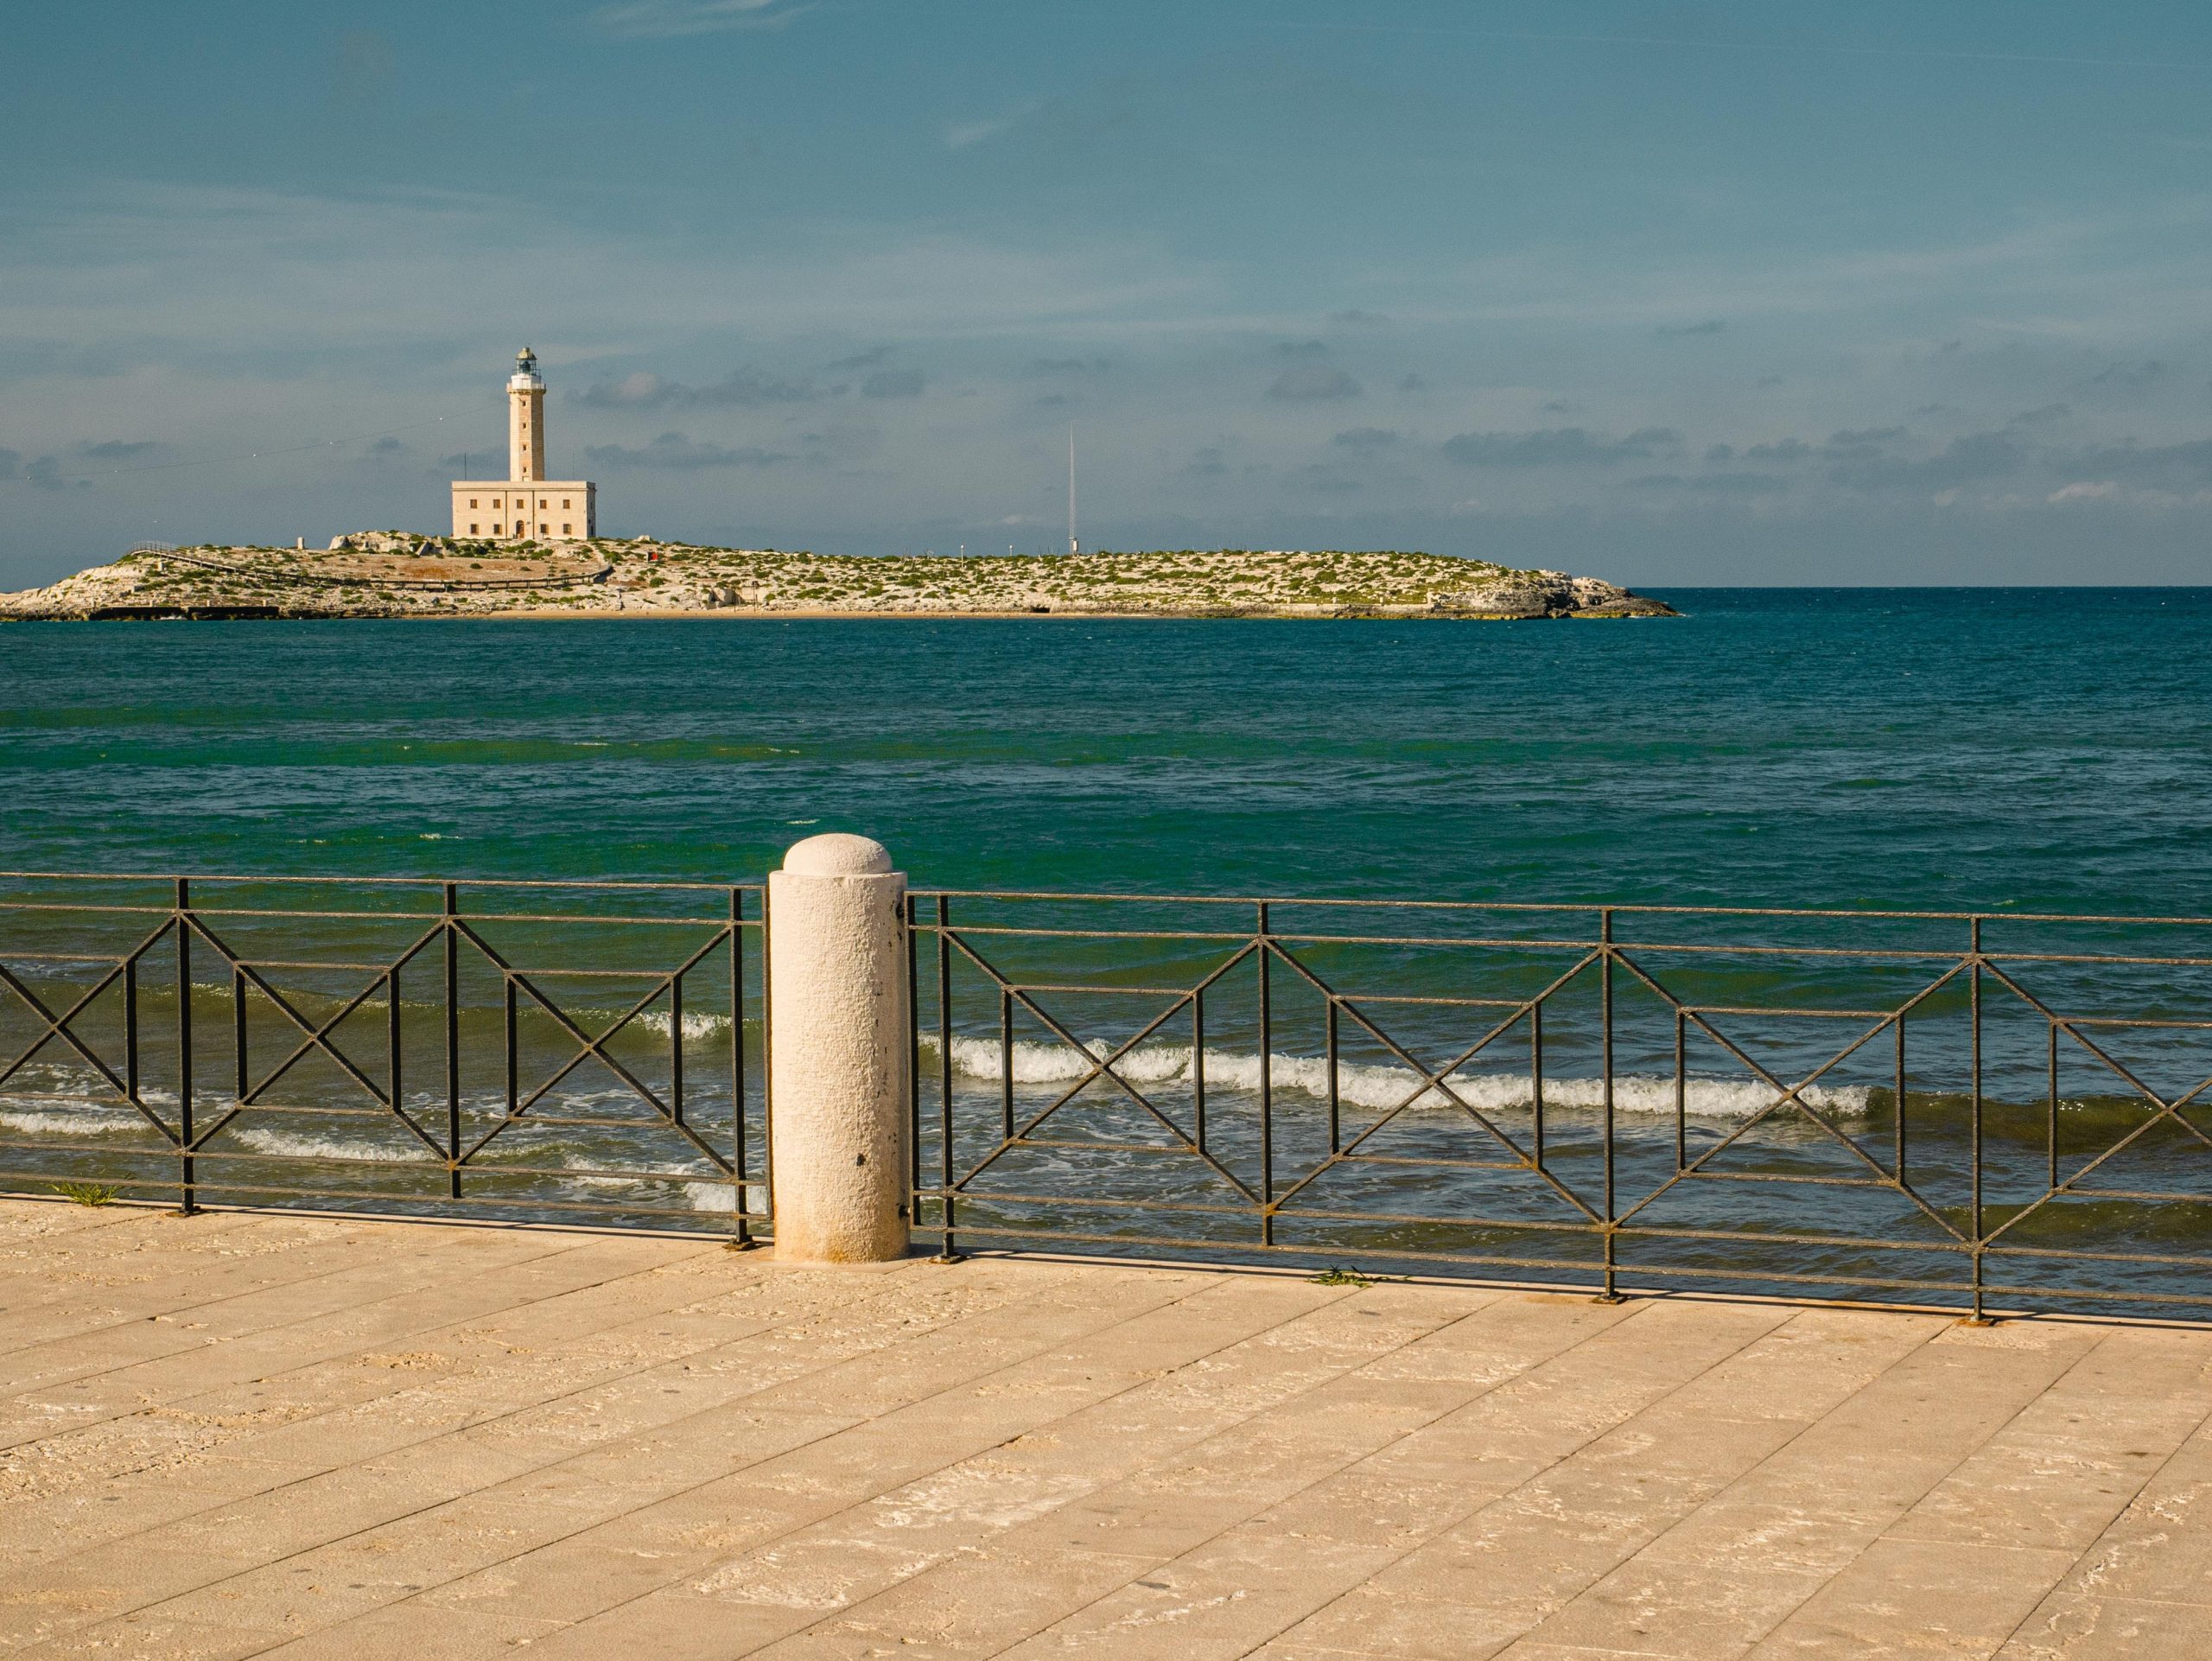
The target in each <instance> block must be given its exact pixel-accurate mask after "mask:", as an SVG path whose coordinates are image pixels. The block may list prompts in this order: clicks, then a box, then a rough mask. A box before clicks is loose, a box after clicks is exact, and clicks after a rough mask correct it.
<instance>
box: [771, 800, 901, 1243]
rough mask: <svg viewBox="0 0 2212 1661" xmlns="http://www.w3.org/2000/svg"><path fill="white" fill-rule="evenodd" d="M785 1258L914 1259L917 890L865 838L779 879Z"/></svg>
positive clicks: (816, 843) (802, 855) (819, 853)
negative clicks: (909, 897) (912, 898)
mask: <svg viewBox="0 0 2212 1661" xmlns="http://www.w3.org/2000/svg"><path fill="white" fill-rule="evenodd" d="M768 892H769V910H770V912H771V913H772V915H773V916H774V918H775V929H774V932H773V933H772V935H771V936H770V939H769V947H768V950H769V980H768V988H769V990H768V996H769V1001H770V1022H769V1034H770V1036H769V1047H768V1077H769V1079H770V1084H771V1088H772V1091H773V1096H774V1100H775V1104H776V1109H775V1118H774V1121H773V1123H772V1125H771V1127H770V1130H769V1161H770V1171H771V1173H772V1174H771V1177H770V1181H771V1183H772V1187H773V1193H774V1214H775V1235H776V1256H777V1257H778V1259H779V1261H784V1262H792V1263H882V1262H887V1261H889V1260H891V1259H893V1258H897V1257H904V1256H906V1249H907V1242H908V1235H909V1231H910V1229H911V1227H912V1215H911V1212H912V1188H911V1187H909V1186H908V1181H909V1174H910V1172H911V1169H912V1159H913V1155H912V1149H911V1147H910V1146H909V1142H908V1136H909V1124H908V1119H907V1107H908V1095H909V1090H910V1083H909V1074H910V1069H911V1068H912V1065H913V1042H914V1040H913V1030H912V1012H911V1010H910V1009H909V1008H908V1005H907V1000H906V877H905V876H904V875H902V874H900V873H899V872H897V871H894V870H893V869H891V856H890V854H889V853H888V852H887V851H886V850H885V849H884V848H883V846H882V845H881V844H880V843H875V842H871V841H870V840H868V838H867V837H854V836H846V835H843V834H841V833H834V832H833V833H831V834H829V835H827V836H819V837H808V838H807V839H806V840H805V841H804V842H801V843H798V844H796V845H795V846H793V847H792V848H791V850H790V851H789V852H788V853H787V854H785V856H784V869H782V870H780V871H778V872H775V873H774V874H773V875H771V876H770V877H769V879H768Z"/></svg>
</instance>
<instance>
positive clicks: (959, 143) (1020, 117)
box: [944, 100, 1043, 150]
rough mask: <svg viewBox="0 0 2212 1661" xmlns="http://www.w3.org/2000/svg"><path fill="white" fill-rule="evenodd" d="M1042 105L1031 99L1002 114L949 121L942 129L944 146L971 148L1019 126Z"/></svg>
mask: <svg viewBox="0 0 2212 1661" xmlns="http://www.w3.org/2000/svg"><path fill="white" fill-rule="evenodd" d="M1042 107H1043V105H1040V104H1038V103H1037V102H1035V101H1034V100H1032V101H1031V102H1029V103H1027V104H1022V105H1016V106H1015V107H1014V109H1011V110H1008V111H1006V112H1005V113H1004V114H1003V115H993V116H982V117H979V118H976V119H975V120H972V121H955V122H951V123H950V124H947V125H946V127H945V129H944V147H945V149H947V150H972V149H974V148H975V147H976V145H978V144H981V143H987V142H988V141H989V140H991V139H994V138H996V137H998V136H999V135H1000V134H1001V133H1003V132H1008V131H1011V130H1013V129H1014V128H1015V127H1018V126H1020V124H1022V123H1023V122H1025V121H1027V119H1028V118H1030V117H1031V116H1033V115H1035V114H1036V113H1037V111H1039V109H1041V108H1042Z"/></svg>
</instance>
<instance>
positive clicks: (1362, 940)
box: [913, 901, 2212, 1013]
mask: <svg viewBox="0 0 2212 1661" xmlns="http://www.w3.org/2000/svg"><path fill="white" fill-rule="evenodd" d="M1284 903H1292V902H1284ZM1394 903H1400V904H1407V905H1411V904H1415V903H1418V902H1416V901H1399V902H1394ZM1777 914H1780V915H1788V916H1798V915H1803V916H1818V915H1825V914H1826V913H1777ZM1846 914H1848V915H1854V916H1856V915H1862V914H1864V915H1872V914H1873V913H1846ZM2055 920H2056V921H2068V922H2071V921H2076V920H2077V919H2071V918H2065V919H2055ZM2080 920H2081V921H2090V920H2091V919H2080ZM2143 921H2145V922H2146V923H2164V922H2167V921H2170V920H2168V919H2161V918H2146V919H2143ZM913 927H914V931H915V932H917V933H918V934H934V933H936V932H938V925H937V924H935V923H934V922H917V923H916V924H915V925H914V926H913ZM947 932H950V933H952V934H955V935H969V936H982V935H993V934H995V935H1012V936H1023V937H1033V938H1039V939H1073V940H1123V939H1154V940H1194V941H1201V942H1206V943H1210V944H1214V945H1226V944H1230V943H1232V942H1236V941H1240V940H1242V941H1249V940H1252V939H1256V938H1257V937H1256V936H1255V935H1254V934H1253V933H1252V932H1250V931H1249V930H1245V931H1243V932H1230V931H1227V930H1224V931H1219V932H1182V931H1171V930H1158V931H1139V930H1122V931H1116V930H1107V929H1021V928H1001V927H996V926H989V925H984V924H971V923H958V924H951V925H948V926H947ZM1267 938H1268V940H1269V941H1270V942H1272V943H1273V944H1275V945H1295V946H1316V945H1376V946H1423V947H1445V946H1456V947H1463V948H1466V949H1470V950H1480V951H1598V950H1599V949H1601V948H1602V947H1604V946H1605V945H1606V943H1605V942H1604V941H1601V940H1576V939H1535V938H1531V939H1520V938H1516V937H1515V936H1511V935H1501V936H1491V935H1479V936H1478V935H1465V936H1462V935H1450V934H1438V935H1427V934H1301V933H1295V932H1290V931H1287V930H1282V929H1270V930H1269V931H1268V937H1267ZM1611 948H1612V950H1613V951H1615V952H1616V953H1617V954H1618V953H1620V952H1627V951H1634V952H1638V953H1643V954H1647V955H1648V954H1652V953H1665V954H1669V955H1672V956H1692V957H1713V958H1840V959H1843V960H1846V961H1849V962H1853V963H1868V964H1873V963H1896V964H1910V963H1956V964H1964V963H1968V962H1971V961H1973V960H1974V958H1977V957H1978V958H1980V961H1982V962H1984V963H2046V964H2139V965H2145V966H2150V967H2164V968H2171V969H2205V968H2212V958H2194V957H2192V958H2172V957H2154V956H2150V955H2146V954H2140V953H2133V954H2131V953H2117V952H2067V951H1991V950H1988V949H1986V948H1985V949H1984V950H1982V951H1980V952H1979V953H1974V952H1968V951H1956V950H1943V949H1939V948H1934V947H1925V946H1875V945H1865V946H1821V945H1786V946H1778V945H1739V944H1730V943H1719V944H1716V943H1714V942H1711V941H1701V940H1699V941H1694V940H1623V939H1614V940H1613V941H1612V942H1611ZM1885 1013H1886V1012H1885Z"/></svg>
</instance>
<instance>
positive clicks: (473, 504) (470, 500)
mask: <svg viewBox="0 0 2212 1661" xmlns="http://www.w3.org/2000/svg"><path fill="white" fill-rule="evenodd" d="M468 505H469V506H471V507H474V506H476V498H475V497H474V496H471V497H470V498H469V499H468Z"/></svg>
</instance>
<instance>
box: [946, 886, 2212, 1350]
mask: <svg viewBox="0 0 2212 1661" xmlns="http://www.w3.org/2000/svg"><path fill="white" fill-rule="evenodd" d="M909 921H910V925H911V929H910V936H909V938H910V939H911V940H912V942H913V946H914V951H913V968H912V993H913V1004H914V1008H915V1010H916V1020H917V1028H918V1062H919V1065H918V1066H917V1070H916V1083H915V1087H914V1103H913V1106H914V1113H915V1129H916V1149H917V1157H916V1166H917V1172H916V1183H915V1187H916V1192H917V1202H918V1220H920V1221H921V1222H922V1223H924V1224H925V1225H927V1226H928V1227H929V1228H930V1229H931V1230H932V1231H935V1232H936V1233H937V1234H938V1236H939V1238H941V1239H942V1240H943V1242H944V1251H946V1253H947V1254H949V1255H950V1254H956V1253H957V1250H958V1245H959V1243H960V1242H962V1241H963V1240H967V1239H969V1238H992V1239H995V1240H998V1241H1015V1242H1029V1243H1033V1244H1049V1243H1060V1244H1064V1245H1066V1246H1069V1247H1073V1248H1077V1249H1089V1250H1100V1249H1110V1250H1120V1251H1131V1250H1148V1251H1160V1252H1167V1253H1176V1254H1184V1253H1188V1252H1191V1251H1194V1250H1196V1251H1208V1252H1212V1253H1221V1252H1230V1253H1234V1254H1240V1255H1241V1254H1256V1255H1260V1256H1275V1257H1280V1256H1284V1255H1288V1256H1291V1257H1298V1258H1300V1259H1303V1260H1306V1261H1309V1262H1312V1261H1321V1262H1329V1261H1335V1262H1338V1263H1366V1264H1379V1263H1389V1264H1393V1265H1395V1266H1397V1267H1400V1268H1403V1267H1406V1266H1408V1265H1412V1266H1427V1267H1428V1268H1430V1269H1435V1270H1451V1271H1456V1272H1459V1273H1463V1274H1473V1275H1478V1276H1489V1277H1493V1278H1499V1277H1506V1278H1512V1279H1516V1280H1519V1281H1533V1282H1540V1283H1545V1284H1553V1285H1561V1286H1585V1287H1587V1288H1588V1289H1590V1290H1592V1291H1593V1292H1595V1293H1597V1294H1598V1295H1601V1296H1604V1297H1608V1298H1610V1297H1614V1296H1618V1295H1620V1294H1621V1293H1622V1292H1623V1291H1624V1290H1625V1289H1631V1288H1633V1289H1691V1288H1698V1287H1709V1288H1715V1289H1732V1290H1737V1291H1746V1290H1751V1291H1763V1292H1768V1293H1780V1294H1783V1295H1789V1296H1793V1297H1798V1298H1808V1297H1829V1298H1845V1299H1850V1300H1853V1301H1859V1300H1875V1301H1901V1302H1913V1303H1918V1304H1933V1305H1937V1306H1943V1307H1953V1306H1955V1307H1957V1308H1961V1309H1962V1310H1964V1311H1966V1312H1967V1313H1968V1314H1972V1315H1973V1316H1974V1317H1976V1318H1982V1317H1984V1316H1986V1314H1987V1313H1988V1311H1989V1310H1990V1308H1992V1307H1993V1300H1995V1301H2001V1302H2002V1303H2004V1304H2005V1306H2006V1307H2007V1308H2076V1309H2094V1310H2098V1311H2103V1312H2107V1313H2110V1312H2118V1311H2134V1312H2136V1313H2144V1312H2146V1311H2148V1312H2153V1313H2158V1314H2168V1315H2171V1314H2185V1313H2188V1312H2190V1309H2191V1308H2192V1306H2193V1307H2194V1308H2195V1309H2196V1311H2197V1312H2198V1313H2202V1311H2203V1310H2204V1309H2205V1308H2207V1307H2212V1206H2208V1202H2212V1181H2207V1179H2208V1178H2212V1161H2208V1159H2207V1155H2208V1154H2212V1134H2209V1133H2208V1131H2209V1130H2212V1104H2208V1103H2207V1102H2206V1095H2207V1091H2208V1090H2212V1018H2209V1017H2212V920H2207V919H2202V918H2124V917H2086V916H2053V915H2039V916H2018V915H2009V914H2002V913H1992V914H1980V913H1924V912H1857V911H1853V912H1840V911H1809V910H1778V909H1760V910H1749V909H1746V910H1728V909H1721V908H1707V907H1639V906H1618V907H1608V906H1581V907H1569V906H1539V905H1521V904H1503V903H1499V904H1490V903H1464V904H1463V903H1453V902H1398V903H1383V902H1375V901H1354V900H1339V901H1327V900H1321V901H1315V900H1306V901H1282V900H1275V901H1269V900H1197V899H1190V898H1184V897H1167V896H1160V897H1150V898H1147V897H1140V896H1127V895H1112V894H1086V895H1071V894H970V893H954V892H945V893H937V894H916V895H914V896H912V900H911V901H910V913H909ZM1262 1058H1265V1060H1262Z"/></svg>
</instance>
